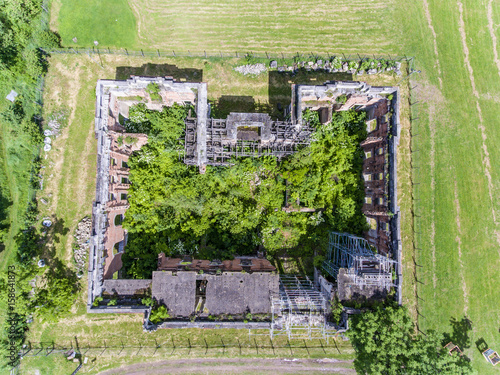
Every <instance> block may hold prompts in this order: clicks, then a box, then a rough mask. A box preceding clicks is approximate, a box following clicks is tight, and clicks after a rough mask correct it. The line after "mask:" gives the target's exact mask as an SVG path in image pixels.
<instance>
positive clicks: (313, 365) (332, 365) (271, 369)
mask: <svg viewBox="0 0 500 375" xmlns="http://www.w3.org/2000/svg"><path fill="white" fill-rule="evenodd" d="M351 363H352V361H337V360H334V359H329V358H325V359H318V360H312V359H297V358H294V359H261V358H241V359H228V358H218V359H210V358H203V359H190V360H184V359H182V360H172V361H161V362H153V363H140V364H135V365H130V366H125V367H120V368H118V369H113V370H107V371H104V372H100V373H99V374H100V375H114V374H124V375H139V374H140V375H148V374H149V375H153V374H155V375H156V374H241V373H248V374H250V373H251V374H312V373H325V374H333V373H335V374H355V373H356V371H355V370H353V369H350V368H346V365H350V364H351Z"/></svg>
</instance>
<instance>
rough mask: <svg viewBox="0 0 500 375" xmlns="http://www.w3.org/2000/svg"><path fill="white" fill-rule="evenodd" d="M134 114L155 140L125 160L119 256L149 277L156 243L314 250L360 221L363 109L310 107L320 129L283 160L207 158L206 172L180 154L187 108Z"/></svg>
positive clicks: (177, 250)
mask: <svg viewBox="0 0 500 375" xmlns="http://www.w3.org/2000/svg"><path fill="white" fill-rule="evenodd" d="M130 113H131V115H130V123H129V124H127V125H126V127H127V131H137V132H144V133H147V134H149V135H150V139H149V141H148V144H147V145H145V146H143V147H142V148H141V150H139V151H137V152H136V153H135V154H134V155H133V156H132V157H131V158H130V160H129V166H130V176H129V179H130V181H131V187H130V190H129V195H128V199H129V203H130V208H129V209H128V211H127V215H126V218H125V221H124V223H123V225H124V227H125V228H126V229H127V230H128V231H129V236H130V237H129V243H128V245H127V251H126V252H125V254H124V255H123V257H122V260H123V262H124V265H125V269H126V270H127V272H128V274H129V276H132V277H145V276H144V275H146V274H147V273H148V272H151V270H152V268H150V267H154V265H155V263H154V262H153V260H154V259H156V255H157V254H158V252H160V251H163V252H165V253H166V254H169V255H174V254H182V253H191V254H195V255H197V256H199V257H203V258H208V259H213V258H223V259H228V258H231V257H232V256H234V255H235V254H250V253H254V252H255V251H256V250H257V249H259V248H265V249H266V250H267V251H268V253H270V254H271V255H272V254H275V253H277V252H278V251H280V250H283V249H286V250H287V251H288V252H289V253H290V252H291V253H293V252H296V253H297V254H303V255H311V254H312V251H313V249H314V247H315V246H318V244H319V243H320V242H321V241H322V240H324V239H325V238H326V233H327V231H328V230H332V229H336V230H339V231H350V232H354V233H360V232H362V231H363V230H364V226H365V219H364V217H363V215H362V213H361V205H362V199H363V184H362V180H361V167H362V152H361V149H360V146H359V143H360V142H361V141H362V140H363V139H364V137H365V136H366V130H365V128H366V125H365V113H363V112H355V111H346V112H338V113H334V116H333V120H332V122H331V123H329V124H327V125H322V124H320V123H319V120H318V114H317V112H307V113H305V116H306V118H307V121H309V122H310V124H311V125H313V126H315V128H316V131H315V132H314V134H313V139H312V142H311V145H310V146H308V147H304V148H303V149H301V150H299V151H298V152H297V153H295V154H293V155H291V156H289V157H287V158H284V159H282V160H278V159H277V158H275V157H273V156H263V157H260V158H238V159H234V160H233V161H232V164H233V165H232V166H231V167H214V166H207V168H206V173H205V174H200V173H199V171H198V168H196V167H193V166H187V165H185V164H184V163H183V162H182V158H181V152H182V148H183V147H182V140H181V139H182V134H183V131H184V127H185V125H184V122H183V119H184V118H185V116H186V113H187V108H184V107H181V106H178V105H174V106H173V107H166V108H164V109H163V110H162V111H161V112H158V111H151V110H147V109H146V108H145V106H143V105H137V106H135V107H133V108H131V111H130ZM286 201H287V203H288V208H291V209H289V210H287V211H285V210H283V207H284V206H285V203H286ZM301 207H307V208H312V209H314V210H315V211H314V212H300V211H299V209H300V208H301ZM151 239H154V241H152V240H151ZM137 258H140V259H141V260H143V259H146V262H143V261H141V262H138V261H137V260H136V259H137ZM150 258H151V259H150ZM153 269H154V268H153Z"/></svg>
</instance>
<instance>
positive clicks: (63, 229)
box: [50, 217, 69, 243]
mask: <svg viewBox="0 0 500 375" xmlns="http://www.w3.org/2000/svg"><path fill="white" fill-rule="evenodd" d="M50 233H51V235H52V240H53V241H54V242H55V243H60V242H61V237H62V236H65V235H67V234H68V233H69V227H67V226H65V225H64V219H58V218H57V217H55V218H53V219H52V230H51V231H50Z"/></svg>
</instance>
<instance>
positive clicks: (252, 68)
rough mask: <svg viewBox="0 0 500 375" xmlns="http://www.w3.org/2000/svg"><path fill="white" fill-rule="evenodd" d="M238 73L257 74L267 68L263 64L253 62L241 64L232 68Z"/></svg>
mask: <svg viewBox="0 0 500 375" xmlns="http://www.w3.org/2000/svg"><path fill="white" fill-rule="evenodd" d="M234 70H236V71H237V72H238V73H241V74H243V75H245V76H246V75H248V74H252V75H259V74H260V73H264V72H265V71H266V70H267V69H266V66H265V65H264V64H260V63H259V64H253V65H241V66H237V67H236V68H234Z"/></svg>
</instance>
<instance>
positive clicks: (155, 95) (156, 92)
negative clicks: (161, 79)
mask: <svg viewBox="0 0 500 375" xmlns="http://www.w3.org/2000/svg"><path fill="white" fill-rule="evenodd" d="M146 91H147V93H148V94H149V96H150V97H151V100H161V95H160V86H158V84H157V83H153V82H151V83H150V84H149V85H147V87H146Z"/></svg>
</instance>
